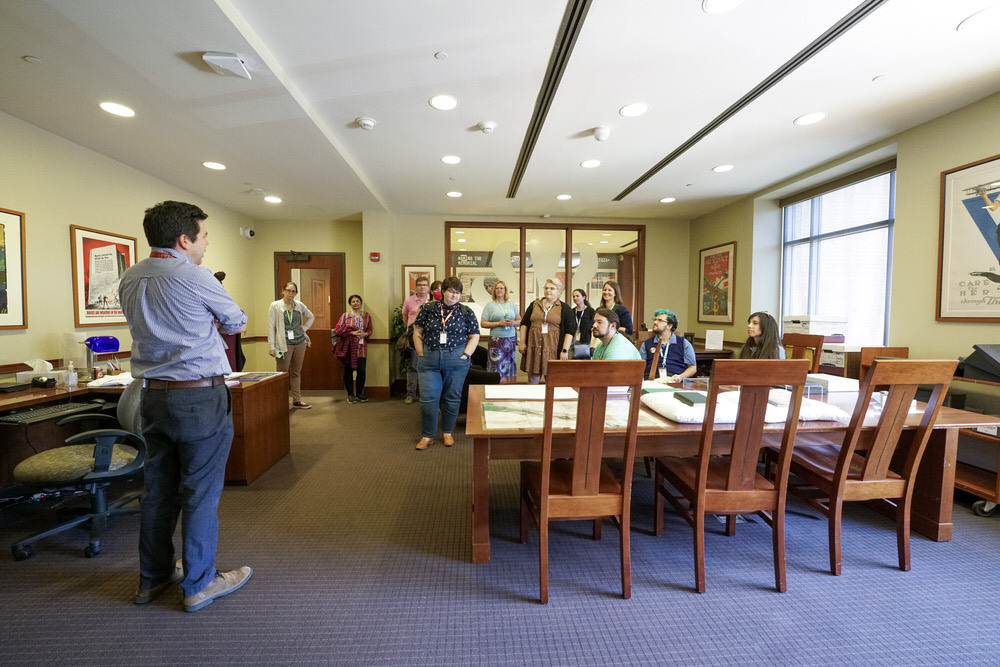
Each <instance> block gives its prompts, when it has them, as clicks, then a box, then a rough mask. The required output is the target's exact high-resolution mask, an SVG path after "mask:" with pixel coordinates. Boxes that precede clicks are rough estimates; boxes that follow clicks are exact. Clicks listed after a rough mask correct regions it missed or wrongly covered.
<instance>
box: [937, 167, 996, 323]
mask: <svg viewBox="0 0 1000 667" xmlns="http://www.w3.org/2000/svg"><path fill="white" fill-rule="evenodd" d="M938 241H939V242H938V289H937V312H936V313H935V318H936V319H937V320H939V321H941V320H947V321H959V322H961V321H965V322H1000V155H994V156H993V157H988V158H985V159H983V160H979V161H977V162H973V163H971V164H966V165H962V166H961V167H955V168H954V169H949V170H948V171H943V172H941V230H940V236H939V240H938Z"/></svg>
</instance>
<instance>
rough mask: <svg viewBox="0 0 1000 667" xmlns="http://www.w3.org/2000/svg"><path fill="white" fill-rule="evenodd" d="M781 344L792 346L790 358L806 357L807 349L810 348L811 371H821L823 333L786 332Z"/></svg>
mask: <svg viewBox="0 0 1000 667" xmlns="http://www.w3.org/2000/svg"><path fill="white" fill-rule="evenodd" d="M781 344H782V345H784V346H788V347H791V348H792V354H791V355H790V357H789V358H790V359H805V358H806V350H810V351H811V353H812V364H811V366H810V369H809V372H810V373H818V372H819V360H820V357H821V356H822V355H823V336H822V335H820V334H795V333H786V334H785V335H784V336H782V337H781Z"/></svg>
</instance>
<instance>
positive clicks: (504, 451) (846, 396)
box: [465, 385, 1000, 563]
mask: <svg viewBox="0 0 1000 667" xmlns="http://www.w3.org/2000/svg"><path fill="white" fill-rule="evenodd" d="M508 386H510V385H508ZM485 388H486V386H485V385H472V386H470V387H469V410H468V413H467V416H466V424H465V434H466V435H467V436H468V437H470V438H472V439H473V459H472V460H473V463H472V562H473V563H488V562H489V561H490V461H491V460H495V459H537V458H538V455H539V451H540V442H539V440H538V436H539V435H540V434H541V429H540V428H537V427H536V428H505V429H493V430H491V429H488V428H487V427H486V420H485V418H484V412H483V403H484V401H485V400H487V399H485ZM812 398H817V397H815V396H814V397H812ZM504 400H505V399H489V402H490V403H491V404H492V403H494V402H497V403H500V402H502V401H504ZM522 400H523V399H522ZM821 400H824V401H826V402H828V403H831V404H835V405H837V406H838V407H840V408H842V409H844V410H845V411H846V412H847V413H848V414H850V413H851V412H852V411H853V409H854V404H855V402H856V401H857V393H854V392H831V393H829V394H824V395H823V396H822V398H821ZM537 403H538V404H539V405H541V404H542V401H537ZM642 412H644V413H645V414H646V415H647V416H648V417H649V418H650V419H651V420H652V421H654V422H655V426H654V425H650V424H649V420H648V419H645V418H644V419H643V420H640V424H639V430H638V438H637V441H636V456H688V455H693V454H696V453H697V450H698V439H699V436H700V434H701V424H678V423H676V422H672V421H670V420H668V419H666V418H664V417H661V416H660V415H659V414H657V413H655V412H653V411H651V410H649V409H648V408H647V407H646V406H642ZM920 416H921V415H920V414H914V415H911V417H910V419H909V420H908V421H907V425H908V426H914V427H915V426H916V424H917V423H919V420H920ZM643 421H645V422H647V425H645V426H644V425H643ZM985 425H1000V418H997V417H991V416H989V415H981V414H976V413H973V412H966V411H965V410H957V409H954V408H949V407H942V408H941V410H940V411H939V412H938V420H937V423H936V424H935V425H934V431H933V432H932V434H931V437H930V441H929V442H928V443H927V449H926V451H925V452H924V457H923V460H922V461H921V464H920V469H919V471H918V473H917V481H916V486H915V488H914V496H913V509H912V513H911V520H910V521H911V525H912V526H913V529H914V530H916V531H917V532H919V533H922V534H923V535H926V536H927V537H929V538H931V539H932V540H935V541H938V542H946V541H948V540H951V537H952V528H953V526H952V522H951V512H952V496H953V494H954V486H955V455H956V453H957V451H958V431H959V429H962V428H972V427H975V426H985ZM727 427H728V429H727ZM783 427H784V426H783V424H774V425H768V426H767V427H766V429H765V432H766V433H767V434H769V435H770V436H771V437H772V438H773V439H774V442H775V444H778V443H780V438H781V430H782V429H783ZM846 428H847V425H846V424H843V423H839V422H831V421H808V422H806V421H800V422H799V426H798V434H799V438H801V439H802V440H803V441H808V434H810V433H837V432H841V433H843V432H844V431H845V430H846ZM727 431H728V432H727ZM716 432H717V434H718V437H721V438H725V437H727V436H728V435H729V432H731V425H727V424H718V425H716ZM910 432H911V433H912V431H910ZM571 435H572V431H568V430H567V431H564V437H562V438H560V437H559V436H558V434H557V436H556V437H555V438H554V440H553V445H552V454H553V456H555V457H559V456H569V455H570V453H571V445H570V443H569V437H570V436H571ZM803 436H805V437H803ZM911 437H912V436H911ZM796 442H797V443H798V439H797V441H796ZM623 447H624V432H622V434H621V436H618V439H617V442H616V441H615V436H614V435H612V436H611V439H610V440H609V441H608V443H607V445H606V451H608V452H609V455H611V456H613V455H615V454H617V455H619V456H620V455H621V452H622V449H623Z"/></svg>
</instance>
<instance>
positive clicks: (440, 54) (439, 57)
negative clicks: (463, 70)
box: [434, 51, 448, 60]
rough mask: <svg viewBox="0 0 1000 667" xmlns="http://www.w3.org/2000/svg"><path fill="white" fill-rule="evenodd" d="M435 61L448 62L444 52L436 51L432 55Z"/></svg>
mask: <svg viewBox="0 0 1000 667" xmlns="http://www.w3.org/2000/svg"><path fill="white" fill-rule="evenodd" d="M434 59H435V60H448V54H447V53H446V52H444V51H438V52H437V53H435V54H434Z"/></svg>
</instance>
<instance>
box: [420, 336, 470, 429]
mask: <svg viewBox="0 0 1000 667" xmlns="http://www.w3.org/2000/svg"><path fill="white" fill-rule="evenodd" d="M464 353H465V346H459V347H455V348H451V349H444V350H428V349H427V348H424V356H422V357H417V373H418V374H419V378H420V427H421V430H422V434H421V437H424V438H433V437H434V436H435V435H437V427H438V409H439V408H440V410H441V431H442V432H443V433H451V432H453V431H454V430H455V422H456V421H457V420H458V408H459V406H460V405H461V403H462V385H463V384H464V383H465V376H466V375H467V374H468V372H469V364H470V362H471V360H470V359H462V355H463V354H464Z"/></svg>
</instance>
